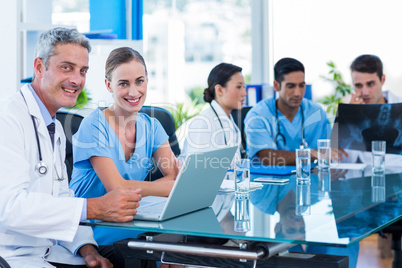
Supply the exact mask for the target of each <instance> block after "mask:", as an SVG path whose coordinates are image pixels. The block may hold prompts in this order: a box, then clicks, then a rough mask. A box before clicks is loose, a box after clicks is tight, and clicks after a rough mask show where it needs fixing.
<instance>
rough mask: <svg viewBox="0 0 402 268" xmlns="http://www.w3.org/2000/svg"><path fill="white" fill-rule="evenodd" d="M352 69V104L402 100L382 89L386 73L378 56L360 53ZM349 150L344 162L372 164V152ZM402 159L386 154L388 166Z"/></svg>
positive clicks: (386, 118) (399, 156)
mask: <svg viewBox="0 0 402 268" xmlns="http://www.w3.org/2000/svg"><path fill="white" fill-rule="evenodd" d="M350 70H351V75H352V82H353V87H354V90H355V93H352V94H351V99H350V104H386V103H388V104H392V103H401V102H402V98H401V97H399V96H396V95H394V94H393V93H392V92H391V91H385V90H383V89H382V87H383V85H384V83H385V74H384V73H383V64H382V61H381V59H380V58H379V57H378V56H376V55H370V54H363V55H360V56H358V57H357V58H356V59H354V60H353V62H352V64H351V65H350ZM383 107H384V108H386V107H387V106H386V105H384V106H383ZM385 114H386V113H385ZM386 120H389V117H385V119H382V123H383V124H385V123H386ZM380 124H381V123H380ZM391 125H392V124H391ZM347 151H348V154H349V157H347V158H345V159H344V162H351V163H355V162H362V163H366V164H371V152H365V151H358V150H347ZM401 161H402V156H401V155H397V154H386V155H385V163H386V165H387V166H396V167H397V166H400V163H401Z"/></svg>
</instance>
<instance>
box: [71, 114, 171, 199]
mask: <svg viewBox="0 0 402 268" xmlns="http://www.w3.org/2000/svg"><path fill="white" fill-rule="evenodd" d="M168 138H169V137H168V135H167V134H166V132H165V130H164V129H163V127H162V125H161V124H160V122H159V121H158V120H157V119H155V118H151V117H149V116H148V115H146V114H143V113H138V115H137V119H136V144H135V150H134V153H133V155H132V157H131V158H130V159H129V160H128V161H127V162H126V160H125V155H124V151H123V147H122V146H121V143H120V140H119V138H118V137H117V135H116V133H115V132H114V130H113V129H112V127H111V126H110V125H109V123H108V122H107V120H106V118H105V116H104V114H103V112H102V111H101V110H99V109H96V110H95V111H94V112H92V113H91V114H90V115H88V116H87V117H85V118H84V119H83V120H82V122H81V125H80V128H79V129H78V131H77V133H76V134H75V135H74V136H73V155H74V168H73V172H72V176H71V182H70V188H71V189H73V190H74V192H75V195H76V196H79V197H87V198H92V197H99V196H102V195H104V194H106V193H107V191H106V189H105V187H104V186H103V184H102V181H101V180H100V179H99V177H98V175H97V174H96V172H95V170H94V169H93V167H92V165H91V162H90V161H89V159H90V158H91V157H92V156H103V157H109V158H111V159H112V160H113V162H114V164H115V165H116V167H117V170H118V171H119V173H120V175H121V176H122V177H123V178H124V179H126V180H138V181H143V180H144V179H145V178H146V176H147V174H148V171H149V170H150V169H151V168H152V155H153V154H154V152H155V151H156V150H157V149H158V148H159V147H160V146H161V145H163V144H164V143H165V142H166V141H167V140H168Z"/></svg>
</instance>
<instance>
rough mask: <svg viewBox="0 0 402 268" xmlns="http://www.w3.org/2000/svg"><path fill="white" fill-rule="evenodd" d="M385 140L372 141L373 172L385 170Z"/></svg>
mask: <svg viewBox="0 0 402 268" xmlns="http://www.w3.org/2000/svg"><path fill="white" fill-rule="evenodd" d="M385 148H386V142H385V141H372V142H371V152H372V156H371V167H372V170H373V173H376V172H380V173H381V172H383V171H384V170H385Z"/></svg>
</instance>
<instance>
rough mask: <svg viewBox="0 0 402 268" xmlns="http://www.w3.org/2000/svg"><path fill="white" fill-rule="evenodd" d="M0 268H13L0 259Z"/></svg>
mask: <svg viewBox="0 0 402 268" xmlns="http://www.w3.org/2000/svg"><path fill="white" fill-rule="evenodd" d="M0 268H11V267H10V265H9V264H8V263H7V262H6V260H5V259H3V258H2V257H0Z"/></svg>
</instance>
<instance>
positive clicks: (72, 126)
mask: <svg viewBox="0 0 402 268" xmlns="http://www.w3.org/2000/svg"><path fill="white" fill-rule="evenodd" d="M56 118H57V120H59V121H60V123H61V125H62V126H63V129H64V133H65V135H66V160H65V163H66V168H67V174H68V181H69V182H70V180H71V173H72V171H73V164H74V162H73V144H72V143H73V135H74V134H75V132H77V130H78V128H79V126H80V124H81V121H82V119H84V117H83V116H81V115H79V114H75V113H69V112H68V111H58V112H57V113H56Z"/></svg>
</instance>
